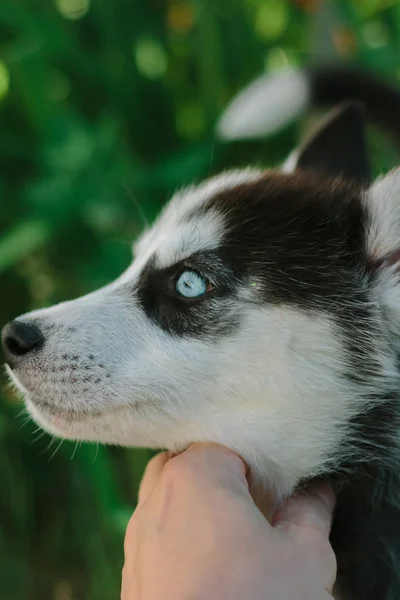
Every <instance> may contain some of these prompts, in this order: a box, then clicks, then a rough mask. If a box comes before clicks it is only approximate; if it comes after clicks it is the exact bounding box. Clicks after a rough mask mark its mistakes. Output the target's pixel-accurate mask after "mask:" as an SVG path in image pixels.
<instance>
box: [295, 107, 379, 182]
mask: <svg viewBox="0 0 400 600" xmlns="http://www.w3.org/2000/svg"><path fill="white" fill-rule="evenodd" d="M293 166H294V165H293V162H292V168H293ZM295 166H296V168H297V169H312V170H314V171H318V172H319V173H323V174H325V175H328V176H330V177H338V176H339V177H340V176H342V177H345V178H348V179H352V180H355V181H358V182H360V183H370V182H371V171H370V166H369V160H368V155H367V146H366V141H365V123H364V114H363V110H362V107H361V106H360V105H359V104H356V103H354V104H353V103H349V104H345V105H343V106H341V107H340V108H339V109H337V110H336V111H335V112H334V113H333V114H332V115H331V116H330V117H328V120H327V121H326V122H325V123H324V124H323V125H322V127H321V128H320V129H319V130H318V131H317V132H316V133H315V134H314V135H313V136H312V138H311V139H310V140H309V141H308V142H306V144H305V145H304V146H303V147H302V148H300V150H299V151H298V153H297V156H296V162H295Z"/></svg>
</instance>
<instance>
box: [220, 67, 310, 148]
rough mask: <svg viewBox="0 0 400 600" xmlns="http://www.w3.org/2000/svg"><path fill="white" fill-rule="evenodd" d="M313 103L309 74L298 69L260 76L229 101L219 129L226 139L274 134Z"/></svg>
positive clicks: (222, 136)
mask: <svg viewBox="0 0 400 600" xmlns="http://www.w3.org/2000/svg"><path fill="white" fill-rule="evenodd" d="M309 102H310V87H309V83H308V80H307V77H306V75H305V74H304V73H303V72H301V71H297V70H291V69H290V70H289V69H288V70H285V71H280V72H278V73H272V74H271V73H268V74H266V75H262V76H260V77H258V78H257V79H256V80H255V81H253V82H252V83H251V84H250V85H249V86H248V87H246V88H245V89H244V90H243V91H242V92H240V93H239V94H238V95H237V96H236V97H235V98H234V99H233V100H232V102H231V103H230V104H229V106H228V107H227V109H226V110H225V113H224V114H223V116H222V118H221V119H220V121H219V123H218V126H217V132H218V135H219V136H220V137H221V138H222V139H225V140H234V139H243V138H258V137H263V136H266V135H271V134H273V133H275V132H277V131H279V130H280V129H282V127H284V126H285V125H287V124H288V123H290V122H291V121H293V120H294V119H296V118H297V117H298V116H299V115H301V114H303V112H304V110H305V109H306V107H307V105H308V104H309Z"/></svg>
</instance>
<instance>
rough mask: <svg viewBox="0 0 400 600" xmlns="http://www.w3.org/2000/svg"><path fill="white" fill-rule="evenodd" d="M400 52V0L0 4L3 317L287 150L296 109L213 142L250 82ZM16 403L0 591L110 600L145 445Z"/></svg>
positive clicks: (392, 58) (42, 302)
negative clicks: (186, 195)
mask: <svg viewBox="0 0 400 600" xmlns="http://www.w3.org/2000/svg"><path fill="white" fill-rule="evenodd" d="M399 50H400V6H399V2H398V1H396V0H363V1H360V0H351V1H349V0H343V1H342V2H340V1H337V2H336V1H333V0H332V1H331V2H322V1H320V0H297V1H294V0H292V1H290V0H286V1H284V0H169V1H167V0H140V1H139V0H136V1H135V0H92V1H91V2H90V0H54V1H51V0H1V3H0V131H1V135H0V203H1V212H0V289H1V292H2V294H1V305H0V323H1V324H4V323H5V322H7V321H8V320H10V319H11V318H13V317H15V316H16V315H18V314H21V313H23V312H25V311H27V310H31V309H33V308H36V307H40V306H46V305H49V304H52V303H54V302H57V301H59V300H63V299H67V298H72V297H75V296H77V295H81V294H84V293H86V292H88V291H90V290H93V289H95V288H96V287H98V286H100V285H103V284H104V283H106V282H108V281H109V280H111V279H112V278H114V277H115V276H117V275H118V274H119V273H120V272H121V271H122V270H123V269H124V268H125V267H126V266H127V265H128V264H129V261H130V244H131V241H132V240H133V238H135V236H137V234H138V232H139V231H140V229H141V227H142V225H143V219H144V218H146V219H149V220H152V219H153V218H154V217H155V215H156V213H157V211H158V210H159V209H160V207H161V206H162V204H163V203H164V202H165V201H166V200H167V198H168V197H169V195H170V194H171V193H172V192H173V190H174V189H175V188H176V187H178V186H182V185H184V184H185V183H188V182H192V181H193V180H198V179H201V178H203V177H205V176H208V175H210V174H212V173H214V172H216V171H218V170H221V169H222V168H225V167H227V166H234V165H236V166H237V165H244V164H247V163H250V162H253V163H264V164H266V165H273V164H277V163H278V162H279V161H281V160H282V159H283V158H284V157H285V156H286V155H287V154H288V153H289V152H290V150H291V149H292V147H293V145H295V143H296V141H297V140H298V137H299V131H301V130H302V129H304V127H305V125H306V124H307V120H305V121H304V122H302V123H300V124H299V123H298V124H296V125H293V126H291V127H290V128H288V129H287V130H285V131H283V132H281V133H280V134H279V135H276V136H275V137H274V138H273V139H271V140H266V141H258V142H247V143H235V144H231V145H229V146H223V145H221V144H219V143H218V142H217V141H216V140H215V139H214V136H213V129H214V125H215V122H216V119H217V118H218V115H219V114H220V113H221V110H222V109H223V107H224V106H225V105H226V103H227V102H228V101H229V99H230V98H231V97H232V95H233V94H234V93H235V92H236V91H238V90H239V89H240V88H241V87H243V86H244V85H245V84H246V83H248V82H249V81H250V80H251V79H252V78H253V77H255V76H257V75H258V74H259V73H261V72H262V71H264V70H274V69H280V68H283V67H286V66H288V65H303V64H307V63H309V62H311V61H313V62H315V61H323V60H326V59H328V58H332V57H333V56H336V57H337V58H338V59H340V60H349V61H357V62H360V63H362V64H363V65H364V66H367V67H369V68H370V69H371V70H375V71H377V72H379V73H381V74H382V76H385V77H387V78H388V79H389V80H392V81H393V82H395V81H396V80H398V78H399V73H400V60H399V56H400V53H399ZM371 149H372V152H373V156H374V166H375V169H376V171H379V170H382V169H383V170H385V169H388V168H389V167H392V166H393V165H394V164H396V162H397V161H398V158H399V157H398V156H397V155H396V153H395V151H394V149H393V148H392V147H391V146H390V145H389V144H388V140H387V139H383V138H382V137H381V136H380V135H378V134H376V133H372V135H371ZM21 408H22V406H21V404H19V401H18V400H16V399H15V397H13V396H12V395H11V392H10V391H8V389H7V387H6V386H5V385H4V386H3V392H2V400H1V402H0V474H1V487H0V597H1V598H4V599H7V600H50V599H51V600H110V599H112V598H115V599H116V598H118V597H119V585H120V570H121V567H122V558H123V557H122V540H123V534H124V528H125V526H126V524H127V520H128V518H129V516H130V514H131V511H132V509H133V507H134V504H135V498H136V491H137V485H138V482H139V480H140V477H141V474H142V472H143V468H144V465H145V463H146V461H147V459H148V458H149V456H150V453H149V451H146V450H141V451H139V450H123V449H119V448H104V447H98V448H97V447H96V446H93V445H85V444H82V445H80V446H78V447H77V448H76V447H75V445H74V444H70V443H67V442H65V443H64V444H62V445H61V446H60V447H58V442H57V441H55V442H54V441H53V442H52V440H51V438H50V437H48V436H47V435H42V434H40V432H36V433H35V426H34V425H33V424H32V423H31V422H29V421H28V422H27V423H26V424H25V426H23V427H22V426H21V425H22V423H21V420H20V419H19V417H18V415H19V413H20V412H21ZM35 436H39V439H36V440H35ZM49 446H50V447H49ZM56 450H57V451H56ZM71 458H72V460H71Z"/></svg>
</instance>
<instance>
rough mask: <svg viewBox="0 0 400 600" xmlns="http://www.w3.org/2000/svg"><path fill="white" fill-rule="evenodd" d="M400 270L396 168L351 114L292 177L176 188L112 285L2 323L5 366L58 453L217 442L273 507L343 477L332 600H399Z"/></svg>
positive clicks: (259, 173)
mask: <svg viewBox="0 0 400 600" xmlns="http://www.w3.org/2000/svg"><path fill="white" fill-rule="evenodd" d="M287 77H288V79H287V80H286V83H285V85H286V88H285V89H286V93H288V90H289V91H290V85H289V88H288V82H289V84H290V77H289V75H288V76H287ZM302 77H304V81H303V80H302V79H301V78H302ZM307 77H308V79H307V78H306V77H305V76H303V75H300V74H294V75H293V78H292V80H291V82H292V84H293V86H292V91H293V89H296V85H299V82H300V81H302V84H301V85H302V86H303V88H302V89H303V92H304V94H303V97H302V98H300V94H299V95H298V96H296V97H294V96H293V95H292V97H293V98H294V102H296V99H299V98H300V99H302V101H304V102H305V101H306V99H308V100H309V99H310V98H311V96H312V94H311V91H312V90H311V87H310V86H311V83H310V82H312V83H313V85H314V83H315V79H313V78H312V77H309V76H308V75H307ZM327 81H328V83H329V81H330V79H329V78H328V79H327ZM349 81H352V79H351V78H350V80H349V78H348V79H347V82H348V83H349ZM363 81H364V80H363ZM293 82H294V83H293ZM364 83H365V81H364ZM325 84H326V81H325ZM338 85H339V83H338V81H337V82H336V84H335V86H336V87H335V86H333V88H332V89H334V90H336V91H335V94H333V96H334V97H333V98H331V97H330V96H329V92H328V91H327V96H328V100H329V98H331V100H332V101H334V102H336V101H339V100H344V99H348V98H350V97H352V96H353V95H355V96H357V98H359V99H361V100H364V101H365V98H364V97H363V94H360V93H359V92H360V89H363V88H362V86H360V88H357V89H356V90H355V89H354V88H352V89H351V90H350V92H351V93H349V89H348V88H346V85H345V84H344V83H343V82H342V84H341V85H342V88H341V92H340V93H339V92H337V89H338V88H337V86H338ZM376 85H378V84H376ZM328 87H329V86H328ZM331 87H332V86H331ZM367 87H368V86H367ZM378 87H379V86H378ZM373 89H374V90H376V87H374V88H373ZM325 90H326V85H325ZM353 92H357V94H355V93H354V94H353ZM391 93H392V94H394V92H391ZM278 96H279V94H278ZM331 96H332V94H331ZM360 96H361V97H360ZM378 96H379V94H378ZM392 97H393V96H392ZM308 100H307V101H308ZM379 101H380V98H379ZM304 102H303V103H304ZM383 102H384V100H383ZM278 104H279V103H278ZM365 104H366V108H367V112H368V111H370V109H371V104H370V103H368V102H365ZM302 107H303V105H302ZM399 107H400V95H399V94H397V95H396V108H399ZM289 108H290V107H289ZM297 108H298V107H297ZM392 108H393V107H392ZM285 110H287V111H288V108H287V107H286V109H285ZM289 113H290V111H289V112H286V116H285V117H284V119H287V118H288V114H289ZM384 113H385V111H384ZM289 116H290V114H289ZM373 116H374V115H373ZM394 116H395V117H396V118H398V115H397V114H396V115H393V111H392V113H391V115H390V117H391V118H393V117H394ZM383 117H384V119H386V120H389V114H386V113H385V114H384V115H383ZM284 119H283V120H284ZM281 122H282V119H281ZM385 123H386V122H385ZM399 267H400V170H395V171H393V172H391V173H389V174H388V175H387V176H385V177H383V178H381V179H379V180H378V181H376V182H371V180H370V173H369V168H368V160H367V154H366V150H365V143H364V129H363V115H362V110H361V109H360V108H359V107H358V106H356V105H352V104H347V105H346V106H344V107H343V108H342V109H340V110H339V111H337V112H336V113H335V114H334V116H333V117H332V118H331V120H329V121H328V122H327V123H326V124H325V125H324V126H323V127H322V128H321V129H320V131H319V132H317V133H316V134H315V135H314V137H313V138H312V139H311V140H310V141H309V142H308V143H307V144H306V145H305V146H304V147H302V148H301V149H300V150H299V151H298V152H297V153H296V156H294V157H292V159H291V164H290V169H289V168H288V167H285V169H283V170H254V169H248V170H237V171H230V172H226V173H223V174H222V175H220V176H217V177H214V178H212V179H210V180H208V181H205V182H204V183H201V184H200V185H198V186H196V187H191V188H189V189H185V190H182V191H179V192H178V193H177V194H176V195H175V196H174V197H173V198H172V200H171V201H170V203H169V204H168V205H167V206H166V208H165V209H164V211H163V212H162V214H161V216H160V217H159V219H158V220H157V221H156V223H155V224H154V225H153V227H151V228H150V229H149V230H148V231H146V232H145V233H144V235H143V236H142V237H141V239H140V240H139V241H138V242H137V243H136V244H135V246H134V260H133V263H132V265H131V266H130V267H129V268H128V269H127V270H126V271H125V272H124V273H123V274H122V275H121V276H120V277H119V278H118V279H117V280H116V281H114V282H113V283H111V284H110V285H107V286H106V287H104V288H102V289H100V290H98V291H96V292H94V293H91V294H89V295H87V296H85V297H83V298H79V299H77V300H73V301H69V302H63V303H61V304H58V305H57V306H53V307H51V308H47V309H43V310H37V311H34V312H31V313H29V314H26V315H23V316H22V317H19V318H18V319H16V320H15V321H13V322H11V323H9V324H8V325H6V326H5V328H4V329H3V333H2V343H3V350H4V354H5V358H6V360H7V363H8V371H9V374H10V376H11V378H12V380H13V381H14V383H15V385H16V387H17V388H18V389H19V390H20V391H21V392H22V393H23V394H24V397H25V401H26V405H27V407H28V410H29V411H30V413H31V415H32V417H33V419H34V420H35V421H36V422H37V423H38V424H39V425H41V426H42V427H43V428H44V429H45V430H47V431H49V432H51V433H53V434H55V435H57V436H60V437H63V438H69V439H81V440H96V441H99V442H104V443H108V444H121V445H126V446H148V447H153V448H169V449H171V450H174V451H179V450H180V449H183V448H185V447H186V446H187V445H188V444H189V443H191V442H193V441H214V442H219V443H220V444H224V445H226V446H229V447H230V448H232V449H234V450H235V451H236V452H238V453H239V454H240V455H241V456H243V458H244V459H245V460H246V461H247V463H248V464H249V466H250V469H251V474H252V481H253V483H254V485H255V486H258V488H261V489H267V488H268V489H269V490H270V491H271V490H272V491H273V492H274V493H275V495H276V497H277V498H278V499H282V498H284V497H285V496H287V495H288V494H290V493H291V492H292V491H293V490H294V489H295V488H296V487H298V486H301V485H303V484H305V483H307V482H309V481H310V480H313V479H316V478H317V479H318V478H319V479H321V478H322V479H328V480H330V481H331V482H332V483H333V484H334V485H335V487H336V489H337V491H338V504H337V509H336V513H335V518H334V523H333V529H332V544H333V547H334V550H335V552H336V555H337V559H338V569H339V574H338V583H337V597H339V596H340V598H346V599H347V598H348V599H351V600H394V599H398V598H400V471H399V468H398V461H399V421H400V404H399V402H400V381H399V378H400V366H399V350H400V344H399V340H400V269H399ZM233 526H234V524H233Z"/></svg>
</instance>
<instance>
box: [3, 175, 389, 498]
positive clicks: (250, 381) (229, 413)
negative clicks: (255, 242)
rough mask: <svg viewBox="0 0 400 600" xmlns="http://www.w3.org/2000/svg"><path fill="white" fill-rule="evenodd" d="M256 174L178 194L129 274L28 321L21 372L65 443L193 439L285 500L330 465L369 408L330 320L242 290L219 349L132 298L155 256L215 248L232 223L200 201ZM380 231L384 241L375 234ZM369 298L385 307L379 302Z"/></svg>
mask: <svg viewBox="0 0 400 600" xmlns="http://www.w3.org/2000/svg"><path fill="white" fill-rule="evenodd" d="M257 177H260V172H255V171H250V172H242V173H241V172H236V173H234V174H224V176H223V177H220V178H218V179H214V180H212V181H211V182H208V183H206V184H203V185H202V186H200V187H199V188H197V189H191V190H190V191H189V192H187V193H186V194H185V193H180V194H179V196H177V197H175V198H174V199H173V201H172V203H171V204H170V206H168V207H167V209H166V210H165V211H164V212H163V214H162V215H161V217H160V220H159V221H158V222H157V223H156V224H155V225H154V227H153V228H152V229H151V230H150V231H149V232H147V233H146V234H145V236H144V237H143V239H142V240H141V242H140V243H139V244H138V246H137V248H136V253H137V256H136V258H135V260H134V262H133V265H132V266H131V267H130V268H129V269H128V270H127V271H126V272H125V273H124V274H123V275H122V276H121V277H120V278H118V279H117V280H116V281H115V282H113V283H112V284H110V285H108V286H106V287H105V288H102V289H101V290H98V291H96V292H94V293H92V294H89V295H87V296H85V297H83V298H80V299H77V300H73V301H71V302H65V303H62V304H59V305H57V306H54V307H51V308H49V309H44V310H40V311H35V312H33V313H31V314H30V315H28V316H26V317H25V318H35V319H38V320H39V322H40V325H41V328H42V331H43V333H44V335H45V338H46V343H45V346H44V348H43V349H42V350H41V351H40V352H39V353H37V354H36V355H35V356H33V357H32V358H29V357H28V358H27V359H26V360H25V359H24V361H23V362H22V365H21V366H20V367H18V368H17V369H16V370H15V373H14V374H13V378H14V381H15V383H16V385H17V386H18V387H19V388H20V390H21V391H22V392H23V393H24V395H25V398H26V402H27V406H28V408H29V410H30V412H31V414H32V416H33V418H34V419H35V420H36V421H37V422H38V423H39V424H40V425H42V426H43V427H44V428H45V429H47V430H48V431H51V432H52V433H54V434H56V435H59V436H62V437H66V438H72V439H86V440H96V441H101V442H106V443H115V444H124V445H130V446H150V447H166V448H170V449H173V450H177V449H180V448H184V447H185V446H186V445H187V444H189V443H190V442H192V441H216V442H220V443H222V444H225V445H227V446H229V447H231V448H233V449H234V450H236V451H237V452H239V453H240V454H241V455H242V456H243V457H244V458H245V459H246V460H247V462H248V464H249V465H250V467H251V469H252V472H253V475H254V477H255V479H256V481H258V482H262V483H264V484H268V485H269V486H270V487H273V488H274V490H275V491H276V492H277V493H278V494H279V495H285V494H288V493H290V491H292V489H293V487H294V486H295V485H296V483H297V482H298V481H299V480H300V479H301V478H302V477H303V476H306V475H307V476H310V475H312V474H317V473H319V472H321V470H322V469H326V468H328V467H329V465H330V464H331V463H330V461H332V460H333V457H334V453H335V451H339V448H340V446H341V442H342V440H343V436H345V434H346V424H347V423H348V421H349V419H350V418H351V417H352V416H354V415H355V414H357V413H359V412H360V411H362V410H365V408H366V402H368V401H367V400H366V398H365V396H364V395H362V394H361V393H360V392H359V390H358V388H357V387H356V385H355V384H354V385H352V384H351V383H349V381H348V380H347V379H345V378H344V377H343V370H344V367H345V364H347V361H348V357H347V356H346V350H345V348H344V346H343V343H342V341H341V337H340V336H339V335H338V332H337V331H336V330H335V326H334V324H333V323H332V322H331V321H330V319H329V317H328V316H327V315H326V314H324V315H323V314H306V313H303V312H302V311H300V310H294V309H292V308H289V307H286V306H282V307H274V306H268V305H266V306H255V305H254V304H252V303H251V302H249V299H251V292H250V293H249V289H250V290H251V289H252V288H251V287H248V286H244V287H243V289H240V290H238V293H237V295H236V299H235V298H232V299H230V300H229V302H228V303H227V304H226V310H231V309H237V312H239V313H240V315H241V320H240V324H239V326H238V330H237V331H236V332H235V334H234V335H228V336H222V337H221V338H220V339H218V340H217V341H215V340H212V341H208V340H207V339H200V338H185V337H178V336H171V335H170V334H168V333H166V332H165V331H163V330H162V329H161V328H160V327H158V326H157V325H156V324H155V323H154V322H153V321H152V320H151V319H149V318H148V317H147V316H146V314H145V312H144V311H143V310H142V309H141V307H140V305H139V303H138V301H137V299H136V297H135V292H134V290H135V283H136V282H137V280H138V278H139V277H140V274H141V271H142V269H143V268H144V267H145V264H146V262H147V260H148V259H149V258H150V257H152V256H156V257H157V261H158V262H159V263H160V264H162V265H163V266H166V265H168V263H169V261H176V260H180V259H183V258H187V257H188V253H191V252H193V251H197V250H198V249H200V248H201V247H203V245H204V247H206V248H209V247H212V246H213V245H214V244H217V243H218V240H219V239H220V236H221V234H222V232H223V229H224V223H223V218H222V217H221V216H220V215H218V214H217V213H213V212H211V213H209V214H208V216H205V215H204V214H201V213H200V215H199V216H198V217H194V216H193V209H194V208H195V207H199V206H200V205H201V203H202V202H205V201H207V200H208V199H209V198H210V197H211V195H212V194H215V193H218V192H219V191H222V190H224V189H225V190H226V189H230V188H232V187H233V186H234V185H236V184H238V183H243V182H245V181H254V179H255V178H257ZM377 189H378V190H380V189H381V188H380V187H378V188H377ZM374 202H375V200H374V201H373V203H372V207H374V206H375V205H374ZM372 210H374V208H372ZM374 218H377V217H374ZM378 221H379V219H378ZM382 223H383V221H382ZM382 226H383V225H382ZM194 232H196V236H194ZM371 236H372V233H371ZM373 237H374V239H375V240H377V239H379V232H378V230H376V232H375V234H374V236H373ZM371 240H372V237H371ZM249 283H250V282H249ZM255 283H256V284H257V283H258V282H255ZM371 301H372V302H374V303H376V306H377V307H378V306H379V299H376V298H375V299H372V300H371ZM377 314H379V311H377ZM377 318H379V317H377ZM378 324H379V323H378ZM375 345H376V348H377V350H376V356H375V362H376V373H375V376H376V382H375V383H376V385H378V386H379V385H380V383H379V381H380V379H382V380H384V378H385V377H392V376H393V374H394V373H395V368H394V365H392V363H391V361H390V359H388V358H387V356H388V353H387V352H386V348H385V347H384V346H380V345H379V344H378V342H376V344H375ZM373 377H374V374H371V380H373ZM88 378H89V380H87V381H85V379H88ZM369 391H376V386H375V387H374V388H373V390H372V389H371V390H369V389H365V390H364V393H368V392H369ZM43 402H46V403H47V405H46V404H43Z"/></svg>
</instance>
